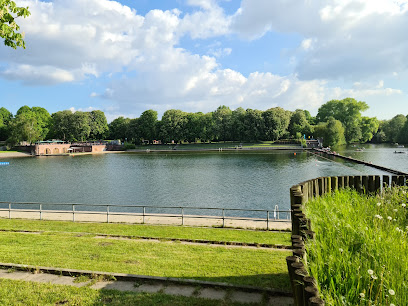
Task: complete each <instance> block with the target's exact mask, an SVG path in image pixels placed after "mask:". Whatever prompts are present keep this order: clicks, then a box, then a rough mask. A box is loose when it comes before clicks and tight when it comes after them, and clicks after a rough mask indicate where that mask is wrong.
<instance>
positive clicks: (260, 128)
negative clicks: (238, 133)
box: [244, 108, 265, 141]
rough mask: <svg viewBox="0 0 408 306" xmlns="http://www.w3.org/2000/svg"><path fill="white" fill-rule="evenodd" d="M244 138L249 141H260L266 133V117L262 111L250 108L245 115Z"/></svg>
mask: <svg viewBox="0 0 408 306" xmlns="http://www.w3.org/2000/svg"><path fill="white" fill-rule="evenodd" d="M244 126H245V131H244V138H245V140H247V141H258V140H260V139H262V138H263V135H264V129H265V125H264V118H263V117H262V111H260V110H257V109H250V108H248V109H247V110H246V112H245V117H244Z"/></svg>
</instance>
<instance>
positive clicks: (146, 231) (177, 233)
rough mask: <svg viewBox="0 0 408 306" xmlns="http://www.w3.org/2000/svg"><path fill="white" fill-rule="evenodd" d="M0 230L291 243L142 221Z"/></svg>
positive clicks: (282, 235)
mask: <svg viewBox="0 0 408 306" xmlns="http://www.w3.org/2000/svg"><path fill="white" fill-rule="evenodd" d="M0 230H14V231H15V230H25V231H48V232H71V233H92V234H107V235H124V236H131V237H135V238H136V237H150V238H158V239H196V240H211V241H220V242H241V243H248V244H249V243H251V244H257V243H258V244H270V245H276V244H281V245H290V233H288V232H270V231H252V230H239V229H228V228H199V227H181V226H161V225H144V224H112V223H109V224H108V223H79V222H75V223H74V222H70V221H46V220H42V221H40V220H18V219H1V218H0Z"/></svg>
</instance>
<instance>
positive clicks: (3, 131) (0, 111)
mask: <svg viewBox="0 0 408 306" xmlns="http://www.w3.org/2000/svg"><path fill="white" fill-rule="evenodd" d="M12 118H13V114H12V113H11V112H9V111H8V110H7V109H6V108H4V107H0V140H1V141H4V140H7V138H8V137H9V134H10V122H11V119H12Z"/></svg>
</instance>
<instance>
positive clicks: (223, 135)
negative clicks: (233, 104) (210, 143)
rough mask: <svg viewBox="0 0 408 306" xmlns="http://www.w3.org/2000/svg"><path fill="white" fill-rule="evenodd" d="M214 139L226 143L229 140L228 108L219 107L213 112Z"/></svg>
mask: <svg viewBox="0 0 408 306" xmlns="http://www.w3.org/2000/svg"><path fill="white" fill-rule="evenodd" d="M212 118H213V120H214V139H216V140H218V141H227V140H230V139H231V128H232V111H231V110H230V108H229V107H228V106H225V105H221V106H219V107H218V108H217V110H216V111H215V112H213V116H212Z"/></svg>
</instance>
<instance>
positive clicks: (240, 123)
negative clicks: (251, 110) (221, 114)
mask: <svg viewBox="0 0 408 306" xmlns="http://www.w3.org/2000/svg"><path fill="white" fill-rule="evenodd" d="M245 116H246V111H245V109H243V108H242V107H238V108H237V109H235V110H233V111H232V118H231V120H232V123H231V126H232V128H231V139H232V140H239V141H242V140H244V139H245V131H246V127H245Z"/></svg>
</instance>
